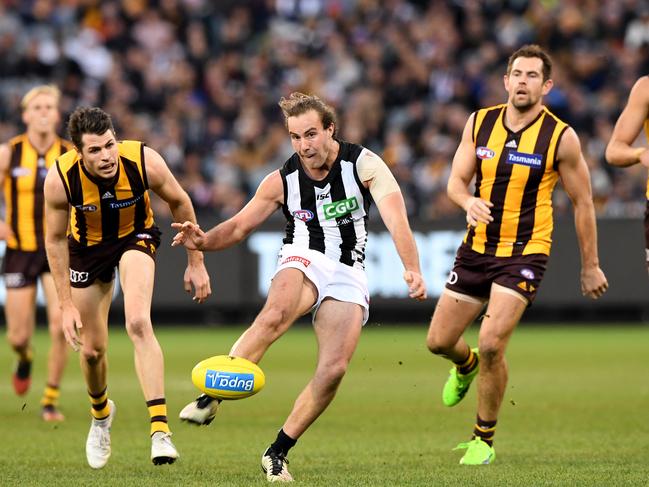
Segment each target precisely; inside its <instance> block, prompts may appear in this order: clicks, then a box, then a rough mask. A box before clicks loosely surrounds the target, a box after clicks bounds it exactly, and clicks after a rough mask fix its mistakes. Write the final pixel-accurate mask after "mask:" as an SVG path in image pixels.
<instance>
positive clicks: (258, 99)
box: [0, 0, 649, 220]
mask: <svg viewBox="0 0 649 487" xmlns="http://www.w3.org/2000/svg"><path fill="white" fill-rule="evenodd" d="M532 42H534V43H538V44H541V45H542V46H544V47H546V48H547V49H548V50H549V52H550V54H551V55H552V57H553V59H554V63H555V67H554V74H553V79H554V82H555V85H554V89H553V90H552V92H551V94H550V95H549V96H548V97H547V98H546V104H547V105H548V106H549V107H550V109H551V110H553V111H554V112H555V113H556V114H557V115H558V116H559V117H561V118H562V119H564V120H565V121H566V122H568V123H569V124H571V125H572V126H573V127H574V128H575V130H576V131H577V133H578V134H579V136H580V139H581V142H582V146H583V150H584V154H585V156H586V159H587V161H588V164H589V166H590V169H591V176H592V182H593V191H594V197H595V203H596V208H597V211H598V214H599V215H600V216H614V217H617V216H632V217H636V216H639V215H641V214H642V212H643V211H644V206H645V196H644V194H645V188H646V178H647V175H646V169H644V168H642V167H632V168H627V169H614V168H611V167H608V166H607V164H606V162H605V160H604V149H605V147H606V143H607V141H608V138H609V136H610V133H611V131H612V128H613V125H614V123H615V120H616V118H617V116H618V115H619V113H620V111H621V110H622V108H623V107H624V104H625V103H626V99H627V96H628V93H629V90H630V88H631V86H632V85H633V83H634V81H635V80H636V79H637V78H638V77H639V76H641V75H643V74H647V73H649V3H648V2H647V0H580V1H577V0H572V1H571V0H564V1H558V0H545V1H543V0H531V1H527V0H446V1H442V0H438V1H436V0H429V1H424V0H418V1H416V0H247V1H246V0H218V1H210V0H157V1H156V0H101V1H100V0H60V1H57V2H51V1H49V0H4V1H0V59H1V60H2V61H1V62H0V140H3V141H4V140H6V139H8V138H9V137H11V136H13V135H14V134H16V133H18V132H19V131H21V130H22V127H21V124H20V110H19V102H20V98H21V96H22V94H23V93H24V92H25V91H26V90H27V88H29V87H31V86H32V85H34V84H39V83H43V82H47V83H55V84H57V85H58V86H59V87H60V88H61V89H62V91H63V100H62V111H63V114H64V120H65V119H66V118H67V114H69V113H70V112H71V111H72V110H73V109H74V108H75V107H76V106H78V105H97V106H101V107H102V108H104V109H105V110H106V111H108V112H109V113H110V114H111V115H112V116H113V119H114V122H115V125H116V129H117V131H118V137H119V138H123V139H138V140H143V141H145V142H146V143H147V145H149V146H151V147H153V148H154V149H156V150H157V151H159V152H160V153H161V154H162V155H163V156H164V157H165V159H166V161H167V162H168V164H169V165H170V166H171V168H172V170H173V171H174V173H175V174H176V175H177V177H178V178H179V180H180V181H181V183H182V185H183V187H184V188H185V189H186V190H187V191H188V192H189V194H190V195H191V197H192V200H193V201H194V203H195V205H196V207H197V208H199V209H204V210H210V211H213V212H215V213H216V216H217V217H219V218H221V217H227V216H229V215H232V214H233V213H234V212H236V211H237V210H238V209H239V208H241V207H242V205H244V204H245V202H246V201H247V199H248V198H250V196H251V195H252V193H253V192H254V191H255V189H256V187H257V185H258V184H259V182H260V181H261V179H262V178H263V177H264V176H265V175H266V174H267V173H268V172H270V171H271V170H273V169H275V168H278V167H279V166H280V165H281V164H282V163H283V162H284V161H285V160H286V158H287V157H288V156H289V155H290V154H291V152H292V150H291V146H290V141H289V138H288V137H287V135H286V130H285V128H284V124H283V118H282V115H281V111H280V109H279V107H278V106H277V101H278V99H279V98H280V97H281V96H286V95H288V94H289V93H290V92H292V91H302V92H306V93H316V94H318V95H319V96H321V97H322V98H323V99H325V100H326V101H327V102H329V103H330V104H332V105H333V106H334V107H335V108H336V109H337V111H338V116H339V124H338V126H339V137H341V138H342V139H345V140H348V141H351V142H358V143H361V144H363V145H365V146H366V147H368V148H370V149H372V150H373V151H375V152H377V153H378V154H380V155H381V156H382V157H383V158H384V159H385V161H386V162H387V163H388V164H389V165H390V166H391V168H392V170H393V172H394V173H395V174H396V175H397V178H398V180H399V181H400V183H401V185H402V188H403V189H404V194H405V195H406V196H407V199H408V208H409V211H410V213H411V214H412V215H413V216H418V217H419V218H421V219H423V220H430V219H437V218H447V217H455V216H457V215H458V214H459V210H458V209H457V208H455V207H454V205H452V204H451V203H450V202H449V200H448V199H447V197H446V195H445V187H446V180H447V177H448V174H449V170H450V165H451V160H452V157H453V154H454V152H455V149H456V147H457V144H458V142H459V139H460V135H461V132H462V129H463V127H464V123H465V122H466V119H467V117H468V116H469V114H470V113H471V112H472V111H474V110H476V109H477V108H479V107H483V106H488V105H493V104H497V103H502V102H504V101H505V100H506V93H505V91H504V88H503V84H502V75H503V74H504V71H505V68H506V63H507V58H508V56H509V55H510V54H511V53H512V52H513V51H514V50H516V49H517V48H518V47H520V46H521V45H523V44H526V43H532ZM641 143H642V144H644V143H645V142H644V139H642V141H641ZM556 208H557V211H558V213H560V214H562V213H568V212H570V211H571V210H570V204H569V202H568V201H567V198H566V197H565V195H564V194H563V193H562V192H561V191H558V192H557V195H556ZM158 211H162V207H161V208H160V209H158Z"/></svg>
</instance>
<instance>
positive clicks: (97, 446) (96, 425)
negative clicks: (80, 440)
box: [86, 399, 116, 468]
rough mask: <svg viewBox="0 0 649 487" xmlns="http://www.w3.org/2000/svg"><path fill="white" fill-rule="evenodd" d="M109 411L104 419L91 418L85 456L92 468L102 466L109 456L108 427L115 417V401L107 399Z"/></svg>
mask: <svg viewBox="0 0 649 487" xmlns="http://www.w3.org/2000/svg"><path fill="white" fill-rule="evenodd" d="M108 406H109V408H110V413H109V414H108V417H107V418H106V419H102V420H96V419H95V418H93V419H92V423H90V431H89V432H88V439H87V440H86V458H87V459H88V465H90V466H91V467H92V468H102V467H103V466H104V465H106V463H108V459H109V458H110V427H111V425H112V424H113V418H115V411H116V408H115V403H114V402H113V401H111V400H110V399H109V400H108Z"/></svg>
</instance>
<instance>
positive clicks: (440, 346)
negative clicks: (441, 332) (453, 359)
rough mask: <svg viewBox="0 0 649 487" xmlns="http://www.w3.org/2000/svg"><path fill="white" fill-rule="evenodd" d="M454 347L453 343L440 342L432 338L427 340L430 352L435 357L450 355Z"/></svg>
mask: <svg viewBox="0 0 649 487" xmlns="http://www.w3.org/2000/svg"><path fill="white" fill-rule="evenodd" d="M454 345H455V344H453V343H448V342H444V341H440V340H438V339H437V338H435V337H432V336H429V337H427V338H426V346H427V347H428V350H430V352H431V353H433V354H435V355H448V354H449V352H451V351H452V350H453V346H454Z"/></svg>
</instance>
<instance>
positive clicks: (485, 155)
mask: <svg viewBox="0 0 649 487" xmlns="http://www.w3.org/2000/svg"><path fill="white" fill-rule="evenodd" d="M475 155H476V156H478V159H491V158H492V157H493V156H495V155H496V153H495V152H494V151H492V150H491V149H490V148H489V147H482V146H481V147H478V148H477V149H476V150H475Z"/></svg>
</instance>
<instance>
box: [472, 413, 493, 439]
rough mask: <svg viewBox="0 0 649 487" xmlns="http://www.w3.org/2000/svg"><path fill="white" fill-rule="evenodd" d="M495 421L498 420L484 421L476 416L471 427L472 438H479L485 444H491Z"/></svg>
mask: <svg viewBox="0 0 649 487" xmlns="http://www.w3.org/2000/svg"><path fill="white" fill-rule="evenodd" d="M497 422H498V420H493V421H485V420H484V419H482V418H480V416H478V417H477V421H476V424H475V426H474V427H473V438H480V439H481V440H482V441H484V442H485V443H486V444H487V445H489V446H493V444H494V435H495V434H496V423H497Z"/></svg>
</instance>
